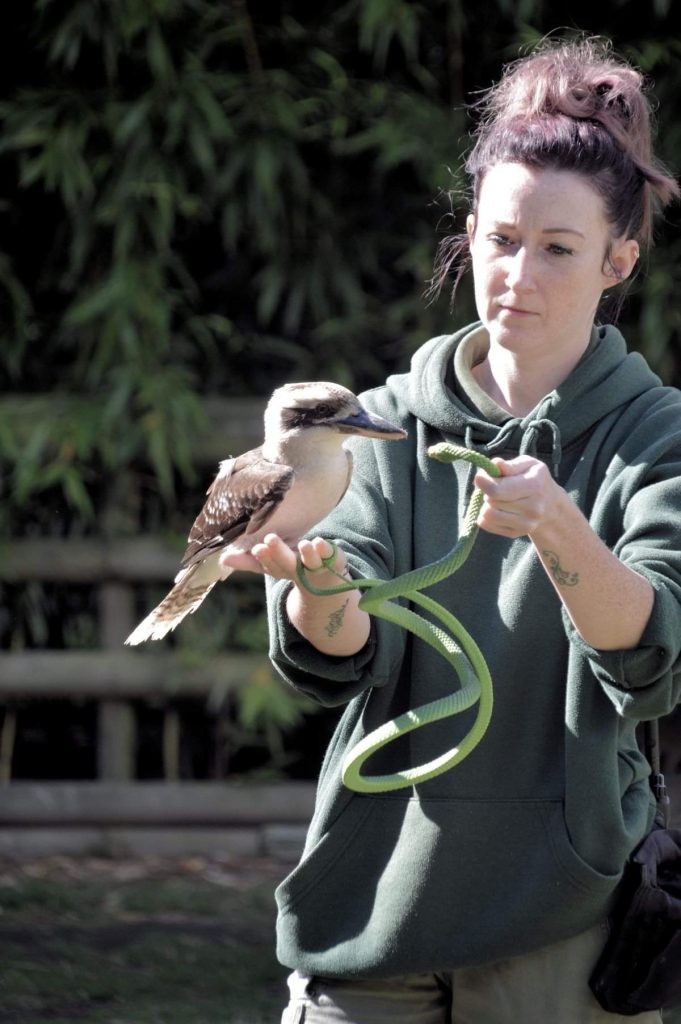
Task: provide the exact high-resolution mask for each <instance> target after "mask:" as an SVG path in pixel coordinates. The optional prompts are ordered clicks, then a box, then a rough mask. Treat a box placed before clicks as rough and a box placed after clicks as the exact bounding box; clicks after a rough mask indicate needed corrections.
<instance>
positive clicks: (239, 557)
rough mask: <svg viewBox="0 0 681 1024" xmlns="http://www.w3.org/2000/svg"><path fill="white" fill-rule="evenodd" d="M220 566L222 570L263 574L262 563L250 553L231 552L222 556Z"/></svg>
mask: <svg viewBox="0 0 681 1024" xmlns="http://www.w3.org/2000/svg"><path fill="white" fill-rule="evenodd" d="M219 564H220V568H221V569H223V570H224V569H236V570H242V571H246V572H257V573H262V571H263V569H262V566H261V565H260V563H259V562H258V560H257V559H256V558H254V557H253V555H252V554H250V552H248V551H231V552H226V553H225V554H223V555H220V558H219Z"/></svg>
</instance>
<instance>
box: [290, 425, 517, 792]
mask: <svg viewBox="0 0 681 1024" xmlns="http://www.w3.org/2000/svg"><path fill="white" fill-rule="evenodd" d="M428 455H429V456H430V457H431V458H433V459H437V460H438V461H440V462H454V461H455V460H457V459H461V460H464V461H466V462H469V463H472V464H473V465H476V466H479V467H481V468H482V469H484V470H485V471H486V472H487V473H489V474H490V476H499V475H500V470H499V469H498V467H497V466H496V465H495V464H494V463H493V462H492V461H491V460H490V459H488V458H486V456H484V455H481V454H480V453H479V452H474V451H471V450H470V449H468V448H462V447H460V446H458V445H454V444H450V443H449V442H444V443H442V444H436V445H433V446H432V447H430V448H429V449H428ZM482 502H483V494H482V492H481V491H480V490H479V489H478V488H475V489H474V491H473V493H472V495H471V499H470V501H469V503H468V507H467V509H466V512H465V515H464V517H463V520H462V523H461V527H460V530H459V538H458V540H457V542H456V544H455V545H454V547H453V548H452V550H451V551H449V552H448V553H447V554H446V555H445V556H444V557H443V558H440V559H438V560H437V561H436V562H432V563H431V564H430V565H425V566H423V567H421V568H420V569H414V570H412V571H411V572H407V573H404V575H402V576H398V577H397V578H396V579H394V580H389V581H387V582H386V581H383V580H377V579H357V580H352V581H349V582H348V581H347V580H345V579H344V580H343V582H342V583H340V584H339V585H338V586H334V587H328V588H319V587H315V586H314V585H313V584H312V583H311V582H310V579H309V575H308V574H307V573H306V570H305V568H304V567H303V565H302V563H301V562H300V560H299V561H298V581H299V583H300V584H301V586H303V587H305V589H306V590H309V591H310V592H311V593H313V594H317V595H324V594H340V593H343V592H344V591H347V590H365V591H366V593H364V594H363V595H362V597H361V598H360V601H359V607H360V608H362V609H363V610H364V611H366V612H368V613H369V614H371V615H376V616H378V617H379V618H382V619H387V620H388V621H389V622H394V623H396V624H397V625H398V626H402V627H403V628H404V629H407V630H409V631H410V632H411V633H413V634H414V635H415V636H417V637H419V638H420V639H421V640H423V641H425V642H426V643H427V644H430V646H431V647H434V648H435V650H436V651H438V652H439V653H440V654H441V655H442V656H443V657H444V658H445V659H446V660H447V661H448V662H449V664H450V665H451V666H452V668H453V669H454V671H455V672H456V674H457V675H458V677H459V682H460V687H459V689H458V690H456V691H454V692H453V693H451V694H449V695H448V696H446V697H441V698H440V699H439V700H434V701H431V702H430V703H428V704H422V705H420V706H419V707H416V708H412V709H411V710H410V711H407V712H405V713H404V714H402V715H399V716H398V717H397V718H393V719H391V720H390V721H389V722H386V723H385V724H384V725H382V726H380V727H379V728H378V729H374V730H373V732H371V733H369V734H368V735H366V736H365V737H364V738H363V739H362V740H360V742H359V743H357V744H356V745H355V746H354V747H352V748H351V749H350V751H349V752H348V753H347V755H346V757H345V760H344V762H343V766H342V778H343V782H344V784H345V785H346V786H347V787H348V788H349V789H352V790H355V791H356V792H358V793H383V792H388V791H390V790H395V789H404V788H406V787H408V786H413V785H415V784H417V783H419V782H425V781H426V780H427V779H432V778H435V776H436V775H440V774H441V773H442V772H446V771H448V770H449V769H450V768H453V767H454V765H456V764H458V763H459V761H462V760H463V759H464V757H466V756H467V755H468V754H470V752H471V751H472V750H473V748H474V747H476V746H477V744H478V743H479V742H480V740H481V739H482V737H483V735H484V733H485V731H486V729H487V726H488V725H489V721H490V718H491V715H492V703H493V692H492V679H491V677H490V674H489V669H488V668H487V663H486V662H485V659H484V657H483V655H482V652H481V651H480V648H479V647H478V645H477V644H476V642H475V640H474V639H473V637H472V636H471V635H470V633H469V632H468V631H467V630H466V629H464V627H463V625H462V624H461V622H459V620H458V619H457V618H456V617H455V616H454V615H452V613H451V612H449V611H447V609H446V608H443V607H442V605H441V604H438V603H437V601H434V600H433V599H432V598H430V597H427V596H426V595H425V594H423V593H421V591H422V590H423V589H425V588H426V587H430V586H432V585H433V584H434V583H438V582H439V581H440V580H443V579H445V578H446V577H447V576H450V575H451V574H452V573H454V572H456V570H457V569H459V568H460V566H462V565H463V563H464V562H465V561H466V559H467V558H468V556H469V554H470V552H471V550H472V548H473V544H474V542H475V538H476V536H477V532H478V527H477V518H478V515H479V513H480V509H481V506H482ZM334 557H335V554H334V555H332V556H331V558H330V559H326V560H325V561H326V562H331V561H333V558H334ZM398 597H402V598H406V599H407V600H409V601H410V602H411V603H412V604H415V605H419V606H420V607H421V608H423V609H424V611H426V612H428V614H429V615H430V616H432V618H433V619H435V620H436V622H437V624H436V623H435V622H430V621H429V620H428V619H426V618H424V617H423V615H420V614H419V613H418V612H415V611H412V610H411V609H409V608H404V607H402V606H401V605H398V604H395V603H394V601H393V599H394V598H398ZM476 701H477V702H478V713H477V716H476V718H475V721H474V722H473V725H472V726H471V728H470V730H469V731H468V733H467V734H466V736H464V738H463V739H462V740H461V742H460V743H459V744H458V745H457V746H456V747H453V748H452V749H451V750H448V751H447V752H446V753H444V754H441V755H440V756H439V757H436V758H434V759H433V760H432V761H428V762H426V763H425V764H422V765H418V766H416V767H412V768H405V769H403V770H402V771H398V772H393V773H390V774H386V775H365V774H363V771H362V769H363V766H364V763H365V761H366V760H367V759H368V758H369V757H371V755H372V754H375V753H376V751H378V750H380V749H381V748H382V747H385V746H386V745H387V744H388V743H392V742H393V740H396V739H398V738H399V737H400V736H404V735H406V734H407V733H409V732H413V731H414V729H420V728H422V727H423V726H426V725H430V724H431V723H433V722H438V721H441V720H442V719H444V718H449V717H451V716H452V715H457V714H459V713H460V712H462V711H465V710H466V709H467V708H470V707H472V706H473V705H474V704H475V703H476Z"/></svg>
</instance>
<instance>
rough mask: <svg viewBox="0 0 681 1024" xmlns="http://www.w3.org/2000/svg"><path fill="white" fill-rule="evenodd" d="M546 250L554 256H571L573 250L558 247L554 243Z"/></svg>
mask: <svg viewBox="0 0 681 1024" xmlns="http://www.w3.org/2000/svg"><path fill="white" fill-rule="evenodd" d="M548 249H549V252H551V253H553V255H554V256H572V254H573V252H574V249H568V248H566V246H564V245H558V244H557V243H556V242H553V243H552V244H551V245H550V246H549V247H548Z"/></svg>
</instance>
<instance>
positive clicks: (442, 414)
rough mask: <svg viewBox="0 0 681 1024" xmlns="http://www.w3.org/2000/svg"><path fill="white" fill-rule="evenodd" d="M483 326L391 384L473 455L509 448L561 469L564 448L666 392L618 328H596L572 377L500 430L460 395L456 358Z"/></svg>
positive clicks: (422, 351) (415, 363)
mask: <svg viewBox="0 0 681 1024" xmlns="http://www.w3.org/2000/svg"><path fill="white" fill-rule="evenodd" d="M480 331H484V328H483V327H482V325H481V324H480V323H477V324H471V325H469V326H468V327H465V328H463V329H462V330H460V331H458V332H457V333H456V334H450V335H442V336H440V337H437V338H433V339H431V340H430V341H428V342H426V344H424V345H422V346H421V348H419V350H418V351H417V352H416V353H415V354H414V356H413V358H412V361H411V372H410V373H409V374H401V375H395V376H393V377H390V378H389V380H388V387H389V388H390V389H391V390H392V391H393V392H395V393H396V395H398V396H399V398H400V400H401V401H402V402H404V403H405V404H406V406H407V408H408V409H409V411H410V412H411V413H412V414H413V415H414V416H416V417H418V418H419V419H421V420H423V421H425V422H426V423H427V424H429V426H431V427H432V428H434V429H435V430H436V431H438V432H439V433H441V434H442V435H444V436H445V438H452V439H453V438H456V439H457V440H459V441H461V440H462V441H463V443H464V444H465V445H466V447H471V448H476V449H478V450H481V451H484V452H485V454H487V455H491V456H493V455H495V454H498V453H499V451H500V450H501V449H502V448H505V449H510V450H517V451H518V452H519V453H523V452H528V453H529V454H537V455H545V456H548V457H549V458H550V460H551V461H552V462H553V467H554V472H555V471H556V469H557V466H558V463H559V462H560V455H561V450H562V447H567V446H568V445H570V444H571V443H572V442H573V441H576V440H577V439H578V438H579V437H581V436H582V435H583V434H584V433H585V432H586V431H588V430H590V429H591V428H593V427H594V425H595V424H596V423H597V422H598V421H599V420H601V419H603V418H604V417H605V416H607V415H609V414H610V413H611V412H612V411H613V410H615V409H617V408H618V407H620V406H623V405H628V404H629V403H630V402H632V401H633V400H634V399H635V398H637V397H638V396H639V395H641V394H643V393H644V392H646V391H649V390H650V388H652V387H657V386H660V385H661V381H660V379H659V377H657V376H656V375H655V374H654V373H653V372H652V371H651V370H650V369H649V367H648V365H647V363H646V362H645V360H644V359H643V358H642V356H640V355H639V354H638V353H636V352H630V353H628V352H627V348H626V343H625V341H624V338H623V337H622V335H621V334H620V332H619V331H618V330H617V328H615V327H612V326H605V327H596V328H594V336H593V338H592V344H591V345H590V346H589V348H588V349H587V352H586V354H585V355H584V357H583V358H582V360H581V361H580V362H579V363H578V365H577V366H576V367H575V369H574V370H573V371H572V373H571V374H570V375H569V377H567V379H566V380H565V381H563V383H562V384H560V385H559V386H558V387H557V388H555V389H554V390H553V391H551V392H549V393H548V394H547V395H546V396H545V397H544V398H543V399H542V400H541V401H540V402H539V403H538V404H537V406H536V407H535V408H534V409H533V410H532V411H531V412H529V413H528V414H527V415H526V416H523V417H514V416H512V415H511V414H509V415H508V418H507V419H505V422H503V423H501V424H500V423H499V422H496V423H493V422H490V421H489V420H487V419H484V418H483V415H482V414H481V413H479V412H476V411H474V410H473V409H472V408H470V407H469V406H468V405H467V404H466V403H465V402H464V401H463V400H462V399H461V398H459V397H458V396H457V394H456V392H455V390H454V379H455V374H454V357H455V353H456V350H457V348H458V346H459V345H460V344H461V343H462V342H463V341H464V339H465V338H467V337H468V336H469V335H471V334H472V333H476V334H477V333H479V332H480Z"/></svg>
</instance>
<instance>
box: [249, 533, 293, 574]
mask: <svg viewBox="0 0 681 1024" xmlns="http://www.w3.org/2000/svg"><path fill="white" fill-rule="evenodd" d="M251 553H252V554H253V556H254V558H256V559H257V560H258V562H259V564H260V565H261V566H262V569H263V571H264V572H266V573H267V575H268V576H273V577H275V579H293V577H294V576H295V571H296V561H297V559H296V553H295V551H293V549H292V548H290V547H289V546H288V545H287V544H285V543H284V541H283V540H282V539H281V537H278V536H277V534H275V533H270V534H267V536H266V537H265V538H264V540H263V541H262V542H261V543H260V544H254V545H253V548H252V552H251Z"/></svg>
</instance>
